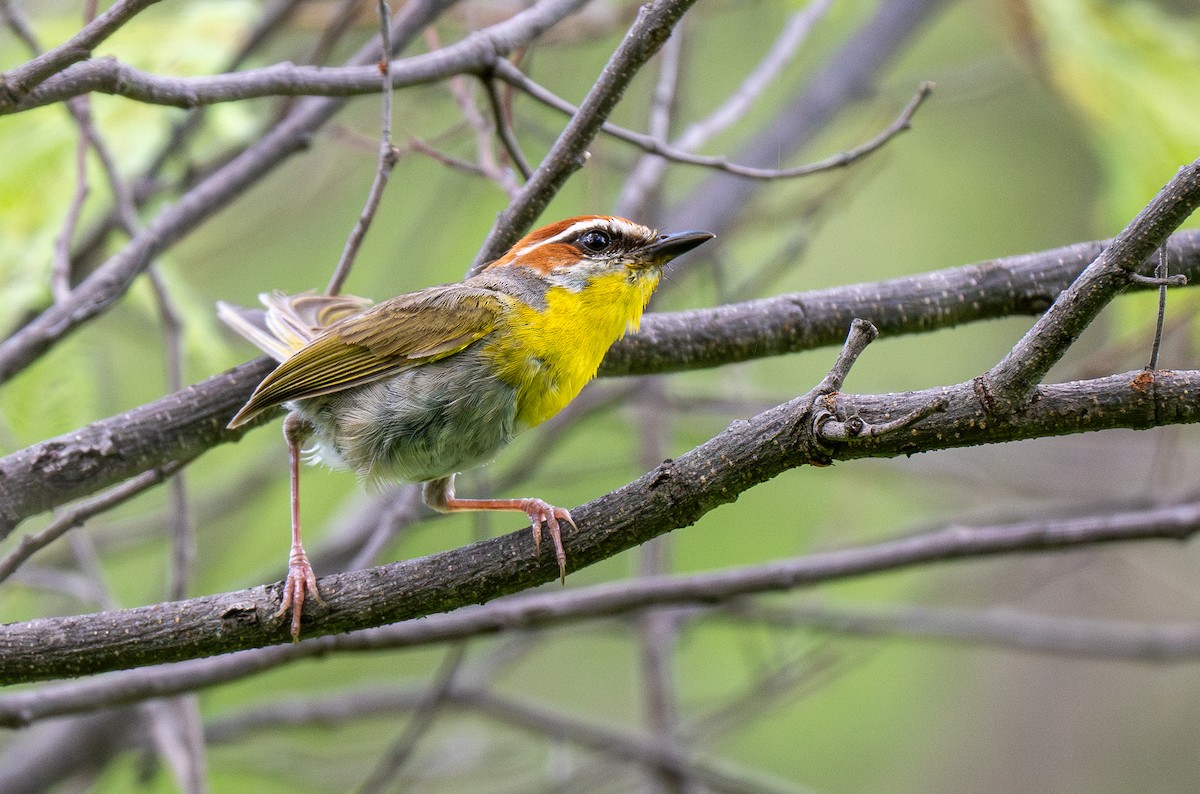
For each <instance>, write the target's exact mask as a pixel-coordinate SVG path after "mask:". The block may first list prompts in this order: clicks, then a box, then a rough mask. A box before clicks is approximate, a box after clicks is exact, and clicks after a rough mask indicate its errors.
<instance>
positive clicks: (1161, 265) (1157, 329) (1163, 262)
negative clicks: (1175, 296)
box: [1146, 246, 1169, 372]
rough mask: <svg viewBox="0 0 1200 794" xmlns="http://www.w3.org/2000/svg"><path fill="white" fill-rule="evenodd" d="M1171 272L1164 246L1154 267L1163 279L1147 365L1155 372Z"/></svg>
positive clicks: (1160, 249) (1156, 276) (1155, 273)
mask: <svg viewBox="0 0 1200 794" xmlns="http://www.w3.org/2000/svg"><path fill="white" fill-rule="evenodd" d="M1168 275H1169V273H1168V272H1167V247H1166V246H1163V247H1162V248H1159V249H1158V266H1157V267H1155V268H1154V276H1155V278H1159V279H1162V280H1163V283H1162V284H1161V285H1160V286H1159V288H1158V320H1157V322H1156V323H1155V324H1154V344H1153V346H1151V348H1150V363H1149V364H1147V365H1146V369H1148V370H1150V371H1151V372H1154V371H1155V370H1157V369H1158V351H1159V348H1160V347H1161V346H1162V337H1163V322H1164V321H1165V320H1166V316H1167V284H1166V279H1167V276H1168Z"/></svg>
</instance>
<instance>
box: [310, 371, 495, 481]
mask: <svg viewBox="0 0 1200 794" xmlns="http://www.w3.org/2000/svg"><path fill="white" fill-rule="evenodd" d="M291 407H292V408H293V409H294V410H297V411H299V412H300V414H301V415H302V416H303V417H304V418H305V419H307V420H308V421H309V423H311V424H312V425H313V427H314V428H315V431H316V432H315V433H314V435H313V441H314V442H315V453H316V455H315V456H316V457H317V458H318V459H320V460H321V461H322V462H323V463H326V464H327V465H330V466H333V467H334V468H351V469H354V470H355V471H356V472H358V474H359V475H361V476H363V477H370V478H375V477H387V478H397V479H401V480H407V481H409V482H423V481H425V480H433V479H437V478H439V477H445V476H447V475H450V474H453V473H455V472H458V471H462V470H463V469H468V468H471V467H472V466H477V465H479V464H481V463H486V462H487V461H489V460H491V459H492V458H493V457H494V456H495V455H496V453H498V452H499V451H500V450H501V449H503V448H504V447H505V446H506V445H507V444H508V442H509V441H511V440H512V437H513V435H514V432H515V431H514V422H515V416H516V393H515V391H514V390H513V388H512V387H511V386H508V385H507V384H505V383H502V382H500V381H498V380H497V379H496V378H495V376H494V375H490V374H488V371H487V370H486V369H485V368H484V366H483V365H482V364H481V363H480V361H479V360H478V356H477V355H476V354H474V351H464V352H463V353H459V354H458V355H456V356H453V357H451V358H450V359H445V360H442V361H439V362H434V363H432V364H423V365H421V366H419V367H414V368H413V369H411V370H407V371H403V372H400V373H399V374H397V375H394V376H390V377H388V378H385V379H383V380H379V381H375V382H374V383H367V384H364V385H362V386H355V387H353V388H350V389H346V390H344V391H340V392H334V393H333V394H328V395H323V396H321V397H313V398H310V399H307V400H298V401H296V402H295V403H293V404H292V405H291Z"/></svg>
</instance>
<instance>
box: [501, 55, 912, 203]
mask: <svg viewBox="0 0 1200 794" xmlns="http://www.w3.org/2000/svg"><path fill="white" fill-rule="evenodd" d="M506 63H507V62H506V61H503V60H501V61H497V64H496V75H497V76H498V77H500V78H502V79H503V80H505V81H506V82H509V83H511V84H512V85H514V86H515V87H517V88H520V89H521V90H523V91H525V92H526V93H527V94H529V95H530V96H531V97H533V98H534V99H537V100H538V101H540V102H541V103H542V104H544V105H546V106H548V107H552V108H554V109H555V110H559V111H562V112H563V113H566V114H574V113H578V112H579V109H578V108H576V107H575V106H574V105H572V104H571V103H570V102H567V101H566V100H564V99H561V98H560V97H558V96H556V95H555V94H553V93H551V92H550V91H548V90H547V89H545V88H543V87H542V86H540V85H538V84H537V83H536V82H534V81H533V80H531V79H529V78H528V77H526V76H525V74H524V73H522V72H521V71H520V70H518V69H517V68H516V67H515V66H512V65H511V64H508V65H507V66H506V65H505V64H506ZM934 87H935V86H934V84H933V83H931V82H924V83H921V85H919V86H918V87H917V90H916V92H915V93H914V94H913V96H912V98H911V99H909V101H908V104H906V105H905V106H904V109H903V110H901V111H900V115H898V116H897V117H896V118H895V119H894V120H893V121H892V123H891V124H888V125H887V126H886V127H884V128H883V129H882V130H881V131H880V132H879V133H878V134H876V135H875V136H874V137H872V138H871V139H869V140H867V141H866V142H864V143H862V144H860V145H858V146H855V147H854V148H852V149H847V150H845V151H843V152H838V153H837V154H834V155H831V156H829V157H826V158H825V159H823V160H818V161H816V162H814V163H808V164H806V165H800V166H796V167H794V168H756V167H754V166H749V165H741V164H739V163H734V162H731V161H730V160H729V159H728V158H726V157H723V156H709V155H700V154H692V153H691V152H687V151H683V150H680V149H677V148H675V147H674V146H672V145H670V144H666V143H663V142H661V141H658V140H656V139H655V138H653V137H652V136H650V135H646V134H644V133H640V132H634V131H633V130H629V129H626V128H624V127H619V126H617V125H615V124H610V123H608V122H605V123H604V124H603V125H602V130H603V131H604V132H606V133H608V134H609V135H611V136H613V137H614V138H616V139H618V140H621V141H625V142H626V143H631V144H633V145H634V146H637V147H638V148H640V149H642V150H643V151H644V152H646V153H647V154H654V155H658V156H659V157H662V158H664V159H667V160H670V161H672V162H676V163H682V164H685V165H696V166H702V167H704V168H710V169H713V170H716V171H720V172H723V173H727V174H732V175H733V176H739V177H744V178H746V179H756V180H765V181H772V180H777V179H795V178H797V177H803V176H811V175H813V174H819V173H822V172H824V171H832V170H835V169H838V168H844V167H846V166H848V165H851V164H853V163H856V162H858V161H859V160H861V159H863V158H864V157H866V156H868V155H870V154H873V153H874V152H876V151H878V150H879V149H881V148H882V147H883V146H884V145H885V144H886V143H887V142H888V141H890V140H891V139H892V138H895V137H896V136H897V135H899V134H900V133H902V132H904V131H905V130H907V129H909V128H910V127H911V126H912V120H913V116H915V115H916V112H917V110H918V109H919V108H920V107H921V105H922V104H924V102H925V100H926V99H928V98H929V96H930V95H931V94H932V93H933V89H934Z"/></svg>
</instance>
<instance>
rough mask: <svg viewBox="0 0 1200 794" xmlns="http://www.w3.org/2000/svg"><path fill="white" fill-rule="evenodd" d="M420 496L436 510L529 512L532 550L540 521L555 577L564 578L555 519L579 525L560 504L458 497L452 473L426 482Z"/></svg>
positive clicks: (536, 548)
mask: <svg viewBox="0 0 1200 794" xmlns="http://www.w3.org/2000/svg"><path fill="white" fill-rule="evenodd" d="M421 496H422V497H423V498H424V499H425V504H427V505H429V506H430V507H432V508H433V509H434V510H437V511H438V512H439V513H455V512H459V511H463V510H511V511H514V512H521V513H524V514H525V515H527V516H529V523H530V524H531V525H532V526H533V548H534V553H538V552H540V551H541V547H542V524H545V525H546V529H547V530H548V531H549V533H550V540H551V542H552V543H553V544H554V557H555V559H556V560H558V576H559V580H560V581H563V582H565V581H566V580H567V553H566V552H565V551H564V550H563V544H562V533H561V532H560V531H559V526H558V522H559V521H566V522H567V523H568V524H570V525H571V527H572V528H574V529H579V527H577V526H575V520H574V519H573V518H571V514H570V513H569V512H567V511H566V510H564V509H563V508H561V507H555V506H554V505H552V504H548V503H546V502H543V501H542V500H541V499H459V498H458V497H457V496H455V495H454V475H453V474H451V475H450V476H449V477H442V478H441V479H438V480H429V481H428V482H426V483H425V484H424V485H423V486H422V488H421Z"/></svg>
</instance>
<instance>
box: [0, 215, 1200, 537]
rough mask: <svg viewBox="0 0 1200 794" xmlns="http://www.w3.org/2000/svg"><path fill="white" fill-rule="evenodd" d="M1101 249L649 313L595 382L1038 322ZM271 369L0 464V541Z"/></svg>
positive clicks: (1176, 255)
mask: <svg viewBox="0 0 1200 794" xmlns="http://www.w3.org/2000/svg"><path fill="white" fill-rule="evenodd" d="M1106 245H1107V243H1106V242H1105V241H1096V242H1087V243H1077V244H1075V245H1071V246H1067V247H1064V248H1056V249H1051V250H1049V251H1041V252H1038V253H1034V254H1024V255H1021V256H1014V257H1007V258H1003V259H994V260H990V261H986V262H980V263H978V264H974V265H966V266H964V267H957V268H950V269H947V270H938V271H933V272H931V273H924V274H921V275H917V276H908V277H904V278H899V279H890V280H887V281H879V282H873V283H866V284H855V285H849V286H844V287H834V288H831V289H825V290H818V291H814V292H803V293H793V294H785V295H778V296H775V297H772V298H764V299H760V300H753V301H747V302H745V303H738V304H730V305H725V306H719V307H716V308H712V309H695V310H692V311H684V312H669V313H657V314H648V315H646V317H645V319H644V320H643V322H642V327H641V330H640V331H639V332H638V333H637V334H634V335H631V336H627V337H625V338H624V339H623V340H621V341H620V342H618V343H617V344H616V345H614V346H613V348H612V349H611V350H609V352H608V355H607V356H605V358H604V362H603V364H602V365H601V369H600V374H601V375H605V376H619V375H640V374H648V373H656V372H677V371H682V370H689V369H699V368H704V367H714V366H719V365H721V364H727V363H731V362H735V361H749V360H753V359H758V358H763V357H766V356H775V355H781V354H784V353H792V352H797V351H801V350H811V349H814V348H817V347H823V346H826V345H831V344H835V343H836V342H838V341H839V340H840V339H841V338H842V337H843V336H844V335H845V332H846V328H847V327H848V326H849V325H850V321H851V320H852V319H853V318H854V317H862V318H865V319H869V320H870V321H871V322H872V324H874V325H875V326H876V327H878V328H879V330H880V331H881V333H883V334H884V335H896V334H905V333H919V332H927V331H934V330H937V329H940V328H950V327H953V326H956V325H961V324H963V323H966V322H972V321H976V320H984V319H992V318H996V317H1005V316H1010V315H1013V314H1037V313H1039V312H1042V311H1045V309H1046V307H1047V306H1049V305H1050V304H1051V303H1052V302H1053V300H1054V298H1055V296H1056V295H1057V294H1058V293H1059V292H1061V291H1062V290H1063V289H1065V288H1066V287H1067V286H1068V285H1069V284H1070V283H1071V281H1072V279H1074V278H1075V277H1076V276H1078V275H1079V273H1080V272H1081V271H1082V270H1083V268H1084V267H1086V266H1087V264H1088V263H1089V262H1091V261H1092V260H1093V259H1095V258H1096V257H1097V256H1098V255H1099V254H1100V252H1101V251H1102V250H1103V249H1104V247H1105V246H1106ZM1168 246H1169V251H1170V256H1171V261H1172V262H1173V263H1175V264H1174V268H1175V270H1176V271H1177V272H1179V273H1183V274H1186V275H1187V276H1188V277H1189V278H1191V279H1192V281H1193V282H1195V281H1196V280H1197V279H1200V231H1196V230H1191V231H1184V232H1179V233H1177V234H1175V235H1174V236H1172V238H1171V240H1170V241H1169V243H1168ZM1133 288H1134V289H1151V287H1148V286H1142V285H1136V284H1135V285H1134V286H1133ZM272 366H273V363H272V362H270V361H269V360H268V359H266V358H260V359H256V360H255V361H252V362H249V363H247V364H243V365H241V366H239V367H235V368H234V369H232V370H229V371H228V372H225V373H222V374H220V375H215V376H213V377H212V378H209V379H208V380H205V381H203V382H201V383H199V384H196V385H195V386H190V387H188V388H187V389H184V390H183V391H181V392H177V393H175V394H169V395H167V396H165V397H163V398H162V399H160V400H156V401H155V402H152V403H148V404H146V405H144V406H141V407H139V408H136V409H134V410H132V411H129V412H128V413H124V414H120V415H118V416H114V417H111V418H109V419H103V420H100V421H98V422H95V423H93V424H91V425H88V426H87V427H84V428H82V429H80V430H78V431H75V432H72V433H68V434H65V435H62V436H59V437H57V438H53V439H49V440H47V441H43V442H41V443H39V444H35V445H33V446H31V447H28V448H26V449H24V450H21V451H18V452H14V453H12V454H10V455H7V456H6V457H4V458H0V537H4V536H6V535H7V534H8V533H9V532H11V531H12V529H13V528H14V527H15V526H17V525H18V524H19V523H20V522H21V521H23V520H24V519H26V518H28V517H29V516H32V515H36V514H38V513H40V512H42V511H45V510H49V509H50V508H52V507H56V506H58V505H61V504H65V503H67V502H70V501H72V500H74V499H78V498H80V497H83V496H87V495H89V494H92V493H95V492H97V491H99V490H102V489H104V488H107V487H109V486H111V485H114V484H115V483H118V482H121V481H122V480H125V479H127V478H129V477H132V476H134V475H137V474H140V473H141V472H143V471H147V470H149V469H153V468H155V467H157V466H161V465H163V464H164V463H167V462H169V461H171V460H175V459H177V458H182V457H195V456H196V455H197V454H199V453H200V452H201V451H203V450H205V449H208V448H209V447H212V446H215V445H217V444H220V443H224V442H227V441H235V440H237V439H239V438H241V435H242V431H240V430H239V431H237V432H233V431H227V430H225V424H226V423H227V422H228V421H229V417H230V416H232V415H233V414H234V413H236V411H237V409H238V408H239V407H241V405H242V404H244V403H245V401H246V399H247V398H248V397H249V395H250V392H252V391H253V390H254V387H255V386H256V385H257V384H258V382H259V381H260V380H262V378H263V377H265V376H266V374H267V372H269V371H270V369H271V367H272ZM263 421H264V422H265V421H266V419H264V420H263Z"/></svg>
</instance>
